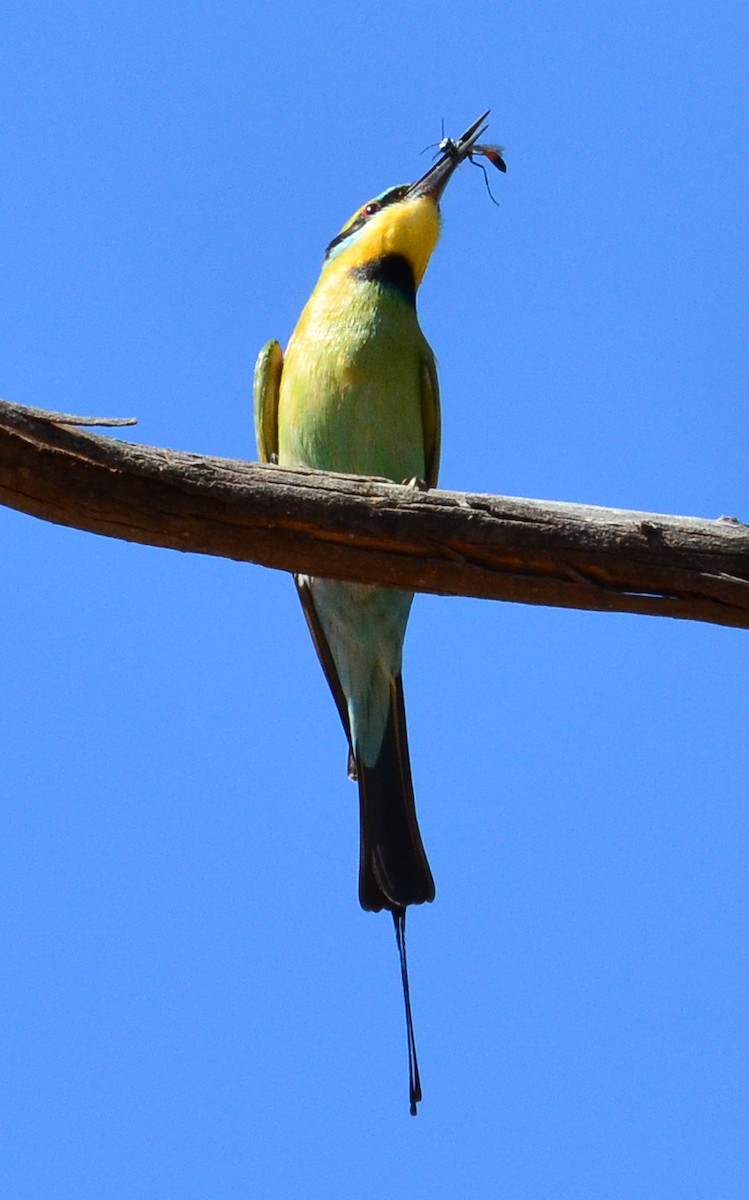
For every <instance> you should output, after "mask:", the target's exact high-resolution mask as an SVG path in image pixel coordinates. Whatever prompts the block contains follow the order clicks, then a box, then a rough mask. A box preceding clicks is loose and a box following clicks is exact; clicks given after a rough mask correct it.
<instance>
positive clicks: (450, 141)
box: [422, 121, 507, 208]
mask: <svg viewBox="0 0 749 1200" xmlns="http://www.w3.org/2000/svg"><path fill="white" fill-rule="evenodd" d="M432 145H433V146H436V147H437V150H436V153H435V155H434V157H435V158H436V157H437V155H438V154H442V155H444V156H445V158H455V157H456V155H457V154H458V143H457V142H456V141H455V139H454V138H451V137H445V123H444V121H443V123H442V140H441V141H439V142H433V143H432ZM424 149H425V150H431V149H432V146H425V147H424ZM422 153H423V151H422ZM503 153H504V147H503V146H493V145H483V144H482V145H479V144H478V143H476V145H475V146H472V147H471V149H470V151H469V153H468V157H469V159H470V160H471V162H472V163H473V165H474V167H479V168H480V170H482V171H483V173H484V183H485V184H486V190H487V192H488V193H489V198H490V200H491V201H492V203H493V204H496V205H497V208H499V202H498V201H497V200H495V198H494V196H493V195H492V189H491V188H490V187H489V176H488V175H487V173H486V167H485V166H484V164H483V163H480V162H476V159H475V158H474V155H478V154H480V155H481V156H482V157H483V158H486V159H488V161H489V162H490V163H492V165H493V166H495V167H496V168H497V170H498V171H502V172H505V171H506V170H507V164H506V162H505V160H504V159H503V157H502V155H503Z"/></svg>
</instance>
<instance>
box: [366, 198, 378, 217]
mask: <svg viewBox="0 0 749 1200" xmlns="http://www.w3.org/2000/svg"><path fill="white" fill-rule="evenodd" d="M379 211H380V205H379V204H378V203H377V201H376V200H373V201H372V203H371V204H368V205H367V206H366V208H365V209H364V216H365V217H371V216H372V214H373V213H376V212H379Z"/></svg>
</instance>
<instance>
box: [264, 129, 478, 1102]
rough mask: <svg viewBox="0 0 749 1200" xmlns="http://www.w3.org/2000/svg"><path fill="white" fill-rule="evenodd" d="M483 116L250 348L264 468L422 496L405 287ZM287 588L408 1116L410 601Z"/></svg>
mask: <svg viewBox="0 0 749 1200" xmlns="http://www.w3.org/2000/svg"><path fill="white" fill-rule="evenodd" d="M488 115H489V114H488V112H486V113H484V114H483V116H481V117H480V118H479V119H478V120H477V121H475V122H474V123H473V125H471V126H470V128H469V129H467V130H466V132H465V133H464V134H463V136H462V137H461V138H459V139H455V140H453V139H449V145H447V144H446V145H445V146H444V147H443V152H442V156H441V157H440V158H439V160H438V161H437V162H435V163H434V164H433V166H432V167H430V169H429V170H428V171H427V172H426V174H425V175H422V176H421V178H419V179H418V180H417V181H416V182H415V183H412V184H400V185H398V186H396V187H391V188H388V189H387V190H386V191H384V192H381V193H380V194H379V195H377V196H375V197H374V198H373V199H371V200H369V201H367V203H365V204H364V205H362V206H361V207H360V208H358V209H357V210H356V212H355V213H354V215H353V216H352V217H351V218H350V219H349V220H348V221H347V222H346V224H345V225H344V226H343V228H342V229H341V231H340V233H338V234H337V235H336V236H335V237H334V238H333V240H332V241H331V242H330V244H329V246H328V247H327V250H326V253H325V258H324V261H323V266H322V271H321V274H320V277H319V280H318V282H317V284H316V286H315V288H314V290H313V292H312V294H311V296H310V298H309V300H308V302H307V304H306V305H305V307H304V309H303V311H302V313H301V315H300V317H299V320H298V322H297V325H296V327H295V329H294V331H293V333H292V335H291V338H290V339H289V342H288V345H287V347H286V352H285V354H284V352H283V351H282V349H281V346H280V345H279V343H278V342H277V341H270V342H268V343H267V344H266V345H265V346H264V347H263V349H262V350H261V351H260V354H259V357H258V360H257V364H256V367H255V376H254V385H253V393H254V417H255V436H256V441H257V447H258V454H259V457H260V460H261V461H262V462H268V463H277V464H278V465H279V466H281V467H287V468H296V467H312V468H315V469H317V470H322V471H336V472H344V473H348V474H355V475H365V476H375V477H379V478H385V479H389V480H392V481H394V482H396V483H406V482H408V483H411V484H412V485H413V486H419V487H426V488H432V487H434V486H435V485H436V483H437V473H438V468H439V457H440V399H439V384H438V379H437V367H436V361H435V356H434V353H433V352H432V349H431V347H430V346H429V344H428V342H427V340H426V338H425V336H424V334H423V333H422V330H421V327H420V325H419V321H418V318H417V314H416V293H417V290H418V288H419V286H420V284H421V282H422V279H423V277H424V273H425V271H426V268H427V265H428V263H429V260H430V258H431V255H432V252H433V251H434V249H435V246H436V245H437V240H438V238H439V234H440V200H441V197H442V194H443V192H444V190H445V187H446V186H447V183H448V182H449V180H450V179H451V177H452V176H453V174H454V172H455V170H456V168H457V167H458V166H459V165H460V163H461V162H463V161H464V160H465V159H466V158H470V156H471V154H472V152H473V151H474V148H475V143H476V141H477V139H478V138H479V137H480V135H481V134H482V133H483V132H484V130H485V129H486V125H485V124H484V122H485V120H486V118H487V116H488ZM295 582H296V587H297V591H298V594H299V598H300V600H301V604H302V609H303V611H304V615H305V617H306V620H307V624H308V626H309V631H310V633H311V635H312V641H313V643H314V645H315V648H316V650H317V654H318V657H319V659H320V663H321V665H322V668H323V671H324V673H325V676H326V678H327V681H328V684H329V687H330V690H331V692H332V694H333V698H334V700H335V703H336V707H337V709H338V713H339V716H340V719H341V722H342V724H343V729H344V732H345V735H346V738H347V741H348V772H349V775H350V777H351V778H352V779H355V780H356V781H357V784H358V791H359V816H360V820H359V826H360V841H359V901H360V903H361V906H362V908H364V909H365V910H368V911H373V912H379V911H381V910H383V909H384V910H387V911H389V912H390V913H391V914H392V917H393V921H394V925H395V933H396V941H397V946H398V951H399V956H400V966H401V978H402V987H403V996H404V1001H405V1009H406V1027H407V1040H408V1054H409V1101H410V1111H411V1113H412V1115H414V1116H415V1115H416V1112H417V1105H418V1103H419V1102H420V1100H421V1098H422V1090H421V1080H420V1074H419V1066H418V1060H417V1057H416V1044H415V1039H414V1032H413V1019H412V1014H411V1002H410V990H409V980H408V966H407V961H406V942H405V922H406V910H407V908H408V907H409V906H410V905H412V904H423V903H427V902H430V901H432V900H433V899H434V896H435V885H434V878H433V876H432V872H431V869H430V866H429V862H428V859H427V855H426V851H425V849H424V844H423V842H422V838H421V833H420V830H419V825H418V820H417V815H416V805H415V800H414V790H413V782H412V776H411V765H410V759H409V750H408V736H407V731H406V714H405V705H404V698H403V683H402V679H401V662H402V650H403V640H404V637H405V633H406V624H407V621H408V617H409V612H410V609H411V602H412V599H413V593H411V592H407V591H404V590H401V589H396V588H385V587H381V586H376V585H371V584H362V583H347V582H342V581H338V580H329V579H322V578H318V577H316V576H311V575H305V574H299V575H297V576H295Z"/></svg>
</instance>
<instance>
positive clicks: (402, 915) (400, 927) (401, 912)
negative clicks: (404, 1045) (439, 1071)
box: [393, 908, 421, 1117]
mask: <svg viewBox="0 0 749 1200" xmlns="http://www.w3.org/2000/svg"><path fill="white" fill-rule="evenodd" d="M393 923H394V925H395V940H396V943H397V945H398V957H399V958H400V964H401V983H402V984H403V1003H404V1005H405V1009H406V1036H407V1038H408V1098H409V1104H410V1111H411V1116H412V1117H415V1116H416V1115H417V1109H416V1106H417V1104H418V1103H419V1101H420V1100H421V1078H420V1076H419V1060H418V1059H417V1057H416V1039H415V1037H414V1022H413V1015H412V1013H411V989H410V988H409V986H408V959H407V958H406V910H405V908H397V909H395V911H394V912H393Z"/></svg>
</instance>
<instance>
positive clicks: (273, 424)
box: [252, 341, 283, 462]
mask: <svg viewBox="0 0 749 1200" xmlns="http://www.w3.org/2000/svg"><path fill="white" fill-rule="evenodd" d="M282 371H283V351H282V349H281V347H280V346H279V344H278V342H275V341H273V342H266V344H265V345H264V346H263V348H262V350H261V351H260V353H259V354H258V356H257V362H256V363H255V380H254V384H253V389H252V390H253V397H254V404H255V441H256V442H257V452H258V456H259V458H260V461H261V462H271V461H273V460H275V459H276V458H277V456H278V393H279V391H280V388H281V372H282Z"/></svg>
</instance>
